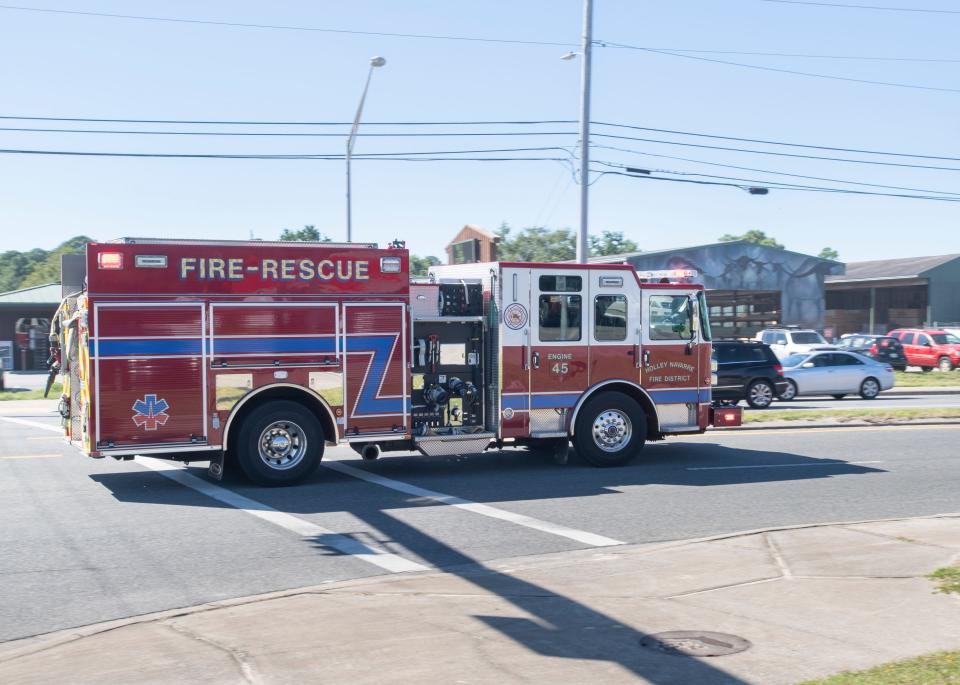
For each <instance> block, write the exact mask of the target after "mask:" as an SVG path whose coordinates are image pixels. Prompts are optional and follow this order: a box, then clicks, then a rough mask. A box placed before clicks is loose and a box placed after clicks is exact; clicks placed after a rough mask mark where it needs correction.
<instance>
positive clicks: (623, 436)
mask: <svg viewBox="0 0 960 685" xmlns="http://www.w3.org/2000/svg"><path fill="white" fill-rule="evenodd" d="M646 439H647V416H646V414H645V413H644V411H643V409H642V408H641V407H640V405H639V404H637V403H636V401H635V400H633V398H631V397H628V396H627V395H624V394H623V393H621V392H604V393H601V394H599V395H596V396H595V397H591V398H590V399H589V400H587V402H586V404H584V405H583V407H582V408H581V409H580V412H579V414H577V422H576V425H575V426H574V433H573V444H574V447H576V449H577V454H579V455H580V457H582V458H583V460H584V461H586V462H587V463H588V464H591V465H593V466H623V465H625V464H627V463H629V462H630V460H631V459H633V457H634V456H636V454H637V452H639V451H640V450H641V449H642V448H643V443H644V442H645V441H646Z"/></svg>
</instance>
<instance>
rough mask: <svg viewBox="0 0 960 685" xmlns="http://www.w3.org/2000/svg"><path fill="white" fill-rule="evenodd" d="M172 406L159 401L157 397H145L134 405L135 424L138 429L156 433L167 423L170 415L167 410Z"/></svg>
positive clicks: (164, 401)
mask: <svg viewBox="0 0 960 685" xmlns="http://www.w3.org/2000/svg"><path fill="white" fill-rule="evenodd" d="M168 409H170V405H169V404H167V401H166V400H163V399H160V400H158V399H157V396H156V395H144V397H143V399H142V400H137V401H136V402H134V403H133V411H134V412H135V413H134V415H133V422H134V423H135V424H137V428H143V429H144V430H148V431H155V430H157V428H158V427H160V426H163V425H165V424H166V423H167V419H169V418H170V415H169V414H167V410H168Z"/></svg>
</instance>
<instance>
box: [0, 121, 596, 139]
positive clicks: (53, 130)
mask: <svg viewBox="0 0 960 685" xmlns="http://www.w3.org/2000/svg"><path fill="white" fill-rule="evenodd" d="M344 125H345V126H349V124H344ZM370 125H371V124H364V126H370ZM0 131H13V132H20V133H103V134H110V135H141V136H258V137H281V138H282V137H288V138H344V137H346V134H345V133H315V132H308V133H301V132H297V133H289V132H276V131H122V130H114V129H77V128H17V127H2V126H0ZM573 135H577V132H576V131H468V132H456V133H453V132H436V131H428V132H421V133H357V134H356V136H357V137H365V138H432V137H451V138H453V137H456V138H459V137H465V136H573Z"/></svg>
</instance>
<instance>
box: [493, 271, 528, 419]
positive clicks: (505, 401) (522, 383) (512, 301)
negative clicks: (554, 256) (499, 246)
mask: <svg viewBox="0 0 960 685" xmlns="http://www.w3.org/2000/svg"><path fill="white" fill-rule="evenodd" d="M500 290H501V293H500V299H501V309H502V313H501V325H500V353H501V360H500V372H499V373H500V381H499V386H500V399H499V407H500V437H504V438H515V437H525V436H527V435H529V432H530V417H529V414H528V412H529V408H530V361H531V350H530V269H529V268H514V267H505V268H504V269H503V271H502V274H501V284H500Z"/></svg>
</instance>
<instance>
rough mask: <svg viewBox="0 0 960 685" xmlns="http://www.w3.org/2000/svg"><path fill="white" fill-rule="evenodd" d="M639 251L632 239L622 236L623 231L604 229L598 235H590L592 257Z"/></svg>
mask: <svg viewBox="0 0 960 685" xmlns="http://www.w3.org/2000/svg"><path fill="white" fill-rule="evenodd" d="M639 251H640V246H639V245H637V244H636V243H635V242H633V241H632V240H630V239H628V238H624V237H623V231H604V232H603V233H601V234H600V235H599V236H595V235H592V236H590V256H592V257H606V256H608V255H615V254H626V253H627V252H639Z"/></svg>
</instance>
